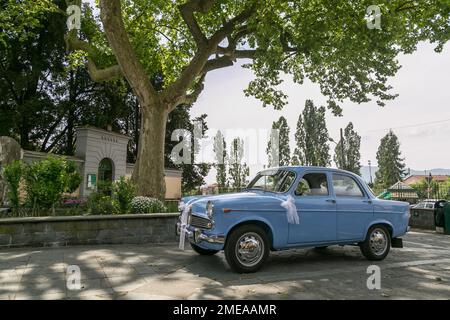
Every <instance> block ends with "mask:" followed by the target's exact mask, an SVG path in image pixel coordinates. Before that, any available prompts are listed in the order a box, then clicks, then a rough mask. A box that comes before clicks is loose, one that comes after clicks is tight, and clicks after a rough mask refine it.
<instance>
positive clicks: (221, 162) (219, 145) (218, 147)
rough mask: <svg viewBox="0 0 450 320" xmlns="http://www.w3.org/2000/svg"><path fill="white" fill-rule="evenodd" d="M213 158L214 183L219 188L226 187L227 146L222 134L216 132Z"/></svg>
mask: <svg viewBox="0 0 450 320" xmlns="http://www.w3.org/2000/svg"><path fill="white" fill-rule="evenodd" d="M213 150H214V157H215V160H216V164H215V167H216V181H217V186H218V187H219V188H226V187H227V186H228V179H227V144H226V142H225V138H224V136H223V134H222V132H220V131H217V134H216V136H215V137H214V149H213Z"/></svg>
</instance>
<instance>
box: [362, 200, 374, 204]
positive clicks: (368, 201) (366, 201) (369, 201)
mask: <svg viewBox="0 0 450 320" xmlns="http://www.w3.org/2000/svg"><path fill="white" fill-rule="evenodd" d="M363 202H365V203H368V204H372V200H363Z"/></svg>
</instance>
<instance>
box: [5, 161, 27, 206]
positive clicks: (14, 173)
mask: <svg viewBox="0 0 450 320" xmlns="http://www.w3.org/2000/svg"><path fill="white" fill-rule="evenodd" d="M23 169H24V167H23V164H22V162H20V161H19V160H15V161H13V162H12V163H10V164H9V165H7V166H5V168H4V169H3V176H4V177H5V180H6V183H7V185H8V199H9V202H10V203H11V205H12V207H13V209H14V210H17V208H18V207H19V204H20V191H19V186H20V179H21V178H22V172H23Z"/></svg>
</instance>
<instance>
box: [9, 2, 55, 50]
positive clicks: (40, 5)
mask: <svg viewBox="0 0 450 320" xmlns="http://www.w3.org/2000/svg"><path fill="white" fill-rule="evenodd" d="M55 11H57V7H56V6H55V5H54V3H53V2H52V1H51V0H33V1H29V0H2V1H1V10H0V30H1V31H2V32H0V46H7V45H8V38H11V37H15V38H17V39H19V40H20V41H26V40H27V39H28V38H29V37H31V36H33V35H34V32H35V30H36V28H39V27H41V26H42V20H43V19H44V18H45V16H46V15H47V14H49V13H51V12H55Z"/></svg>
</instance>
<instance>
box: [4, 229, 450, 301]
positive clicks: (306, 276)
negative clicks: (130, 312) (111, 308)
mask: <svg viewBox="0 0 450 320" xmlns="http://www.w3.org/2000/svg"><path fill="white" fill-rule="evenodd" d="M404 246H405V248H403V249H392V250H391V252H390V254H389V256H388V257H387V258H386V259H385V260H384V261H382V262H379V263H377V265H378V266H379V267H380V268H381V289H380V290H369V289H367V286H366V282H367V278H368V276H369V274H367V267H368V266H369V265H371V264H373V263H371V262H370V261H367V260H365V259H364V258H363V257H362V255H361V254H360V251H359V248H357V247H351V246H347V247H339V246H333V247H329V248H328V249H326V250H320V251H318V250H315V249H302V250H292V251H284V252H277V253H272V254H271V256H270V259H269V261H268V263H267V264H266V265H265V267H264V268H263V269H261V271H259V272H257V273H254V274H247V275H239V274H236V273H233V272H232V271H231V270H230V269H229V268H228V266H227V264H226V262H225V259H224V256H223V253H219V254H217V255H216V256H212V257H203V256H198V255H197V254H195V253H194V252H193V251H191V250H186V251H180V250H179V249H178V248H177V245H176V244H175V243H174V244H170V245H163V246H155V245H153V246H150V245H146V246H144V245H121V246H79V247H67V248H45V249H40V248H38V249H34V248H21V249H5V250H0V300H1V299H6V300H7V299H16V300H19V299H450V236H448V235H441V234H435V233H424V232H417V231H414V232H410V233H409V234H408V235H407V236H405V237H404ZM69 265H77V266H79V267H80V270H81V290H68V289H67V286H66V270H67V267H68V266H69Z"/></svg>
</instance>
